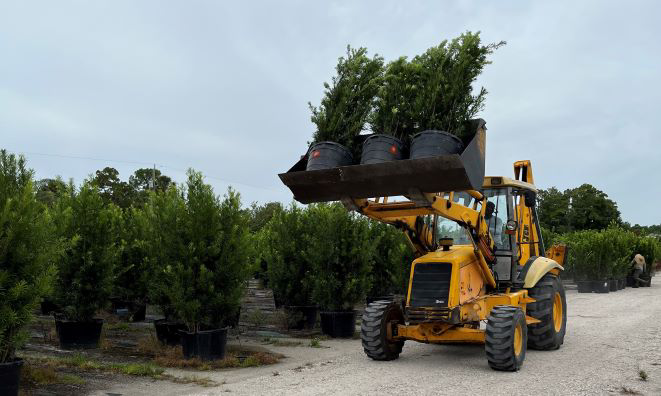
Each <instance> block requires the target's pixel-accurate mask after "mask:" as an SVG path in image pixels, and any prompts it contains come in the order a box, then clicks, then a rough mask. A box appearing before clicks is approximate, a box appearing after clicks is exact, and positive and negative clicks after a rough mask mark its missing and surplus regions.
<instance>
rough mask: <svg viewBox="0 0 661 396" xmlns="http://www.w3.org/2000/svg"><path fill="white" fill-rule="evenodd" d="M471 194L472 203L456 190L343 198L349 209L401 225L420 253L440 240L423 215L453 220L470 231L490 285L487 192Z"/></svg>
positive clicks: (491, 252) (491, 258) (491, 244)
mask: <svg viewBox="0 0 661 396" xmlns="http://www.w3.org/2000/svg"><path fill="white" fill-rule="evenodd" d="M465 193H466V194H468V195H469V196H470V197H472V202H473V205H472V207H468V206H464V205H462V204H460V203H459V202H457V200H455V194H457V193H456V192H449V193H437V194H418V195H417V196H414V197H409V200H408V201H399V202H388V197H383V198H377V199H375V200H369V199H353V200H351V201H350V202H348V201H346V200H345V201H343V202H344V204H345V206H347V208H348V209H352V210H355V211H357V212H359V213H361V214H363V215H365V216H367V217H369V218H371V219H374V220H378V221H381V222H384V223H388V224H391V225H393V226H395V227H398V228H400V229H402V230H403V231H404V232H405V233H406V235H407V237H408V238H409V240H410V241H411V244H412V245H413V247H414V248H415V249H416V251H417V253H418V255H424V254H426V253H429V252H431V251H434V250H436V249H437V248H438V242H439V241H438V240H437V237H436V236H435V235H433V228H432V227H431V226H430V224H429V223H428V222H425V221H424V220H423V219H424V218H425V216H432V219H433V220H432V221H435V219H436V217H443V218H446V219H449V220H452V221H454V222H456V223H458V224H459V225H461V226H462V227H465V228H467V229H468V230H469V231H470V234H471V238H472V242H473V247H474V252H475V256H476V258H477V260H478V261H479V263H480V268H481V270H482V274H483V275H484V279H485V280H486V282H487V283H488V284H489V285H490V286H491V287H496V281H495V279H494V277H493V273H492V271H491V269H490V268H489V264H491V263H493V261H494V259H495V257H494V242H493V238H492V237H491V235H490V233H489V227H488V225H487V222H486V221H485V220H484V212H485V209H486V205H484V204H483V203H484V196H483V195H482V194H481V193H480V192H479V191H475V190H468V191H465Z"/></svg>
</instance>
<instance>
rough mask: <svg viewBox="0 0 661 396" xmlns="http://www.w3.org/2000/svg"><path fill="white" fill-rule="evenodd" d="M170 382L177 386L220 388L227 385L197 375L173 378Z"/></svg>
mask: <svg viewBox="0 0 661 396" xmlns="http://www.w3.org/2000/svg"><path fill="white" fill-rule="evenodd" d="M170 380H171V381H172V382H175V383H177V384H195V385H200V386H204V387H213V386H219V385H224V384H225V381H223V382H221V383H217V382H216V381H214V380H212V379H210V378H208V377H198V376H196V375H185V376H183V377H174V376H172V377H171V379H170Z"/></svg>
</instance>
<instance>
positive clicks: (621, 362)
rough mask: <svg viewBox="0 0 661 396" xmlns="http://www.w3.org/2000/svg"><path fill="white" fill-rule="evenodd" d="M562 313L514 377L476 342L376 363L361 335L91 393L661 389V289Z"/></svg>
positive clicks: (589, 300) (424, 348)
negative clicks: (190, 379) (555, 346)
mask: <svg viewBox="0 0 661 396" xmlns="http://www.w3.org/2000/svg"><path fill="white" fill-rule="evenodd" d="M655 279H656V280H659V278H658V277H657V278H655ZM567 309H568V324H567V336H566V337H565V343H564V345H563V347H562V348H560V350H557V351H550V352H541V351H528V353H527V356H526V360H525V363H524V365H523V368H522V369H521V370H520V371H519V372H516V373H503V372H496V371H492V370H491V369H489V367H488V365H487V361H486V358H485V355H484V348H483V347H482V346H470V345H464V346H462V345H457V346H448V345H427V344H419V343H415V342H410V341H407V343H406V345H405V346H404V351H403V352H402V354H401V355H400V358H399V359H398V360H396V361H391V362H374V361H371V360H369V359H368V358H367V357H366V356H365V355H364V354H363V352H362V348H361V345H360V340H329V341H323V342H322V345H323V346H325V347H326V348H309V347H284V348H270V349H272V350H274V351H277V352H280V353H283V354H285V355H286V356H287V358H286V359H284V360H283V361H282V363H278V364H276V365H272V366H266V367H260V368H256V369H239V370H225V371H217V372H202V373H199V374H198V375H201V376H206V377H209V378H211V379H213V380H215V381H217V382H219V383H223V382H224V384H223V385H221V386H219V387H215V388H201V387H197V386H190V385H186V386H183V385H177V384H172V383H169V382H165V381H157V382H149V381H145V382H137V383H131V384H130V385H128V384H127V385H122V384H117V386H115V387H113V388H112V389H107V390H104V391H102V392H98V393H95V394H98V395H107V394H108V393H111V394H112V393H114V394H124V395H159V396H168V395H182V394H191V395H192V394H197V395H216V394H223V393H224V392H231V394H250V395H259V394H268V395H280V394H281V395H299V394H300V395H336V394H359V395H388V394H398V395H404V394H422V395H431V394H434V395H445V394H447V395H456V394H464V395H470V394H489V395H531V394H533V395H575V394H589V395H602V394H626V393H627V392H632V393H629V394H644V395H661V285H659V284H657V285H652V287H650V288H639V289H631V288H627V289H625V290H621V291H618V292H616V293H610V294H578V293H577V292H576V291H575V290H570V291H567ZM640 370H643V371H644V372H645V373H646V374H647V377H648V378H647V381H643V380H641V379H640ZM172 373H176V374H177V375H182V374H186V373H185V372H182V371H176V370H172ZM188 374H190V372H188Z"/></svg>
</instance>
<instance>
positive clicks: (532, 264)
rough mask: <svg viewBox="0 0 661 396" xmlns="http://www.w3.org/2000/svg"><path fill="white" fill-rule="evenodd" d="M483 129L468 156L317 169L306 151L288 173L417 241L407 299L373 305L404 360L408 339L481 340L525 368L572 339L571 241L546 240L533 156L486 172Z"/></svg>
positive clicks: (477, 125)
mask: <svg viewBox="0 0 661 396" xmlns="http://www.w3.org/2000/svg"><path fill="white" fill-rule="evenodd" d="M472 126H473V128H474V131H475V132H474V134H473V135H472V137H470V138H468V139H466V142H465V143H466V148H465V150H464V151H463V152H462V153H461V154H453V155H447V156H439V157H430V158H420V159H413V160H401V161H393V162H386V163H381V164H369V165H353V166H345V167H340V168H333V169H325V170H315V171H305V170H303V169H304V167H303V164H304V161H305V158H302V159H301V161H299V163H297V164H296V165H295V166H294V167H293V168H292V169H291V170H290V171H289V172H287V173H282V174H280V178H281V180H282V181H283V182H284V183H285V184H286V185H287V186H288V187H289V188H290V189H291V190H292V192H293V193H294V198H295V199H297V200H298V201H300V202H302V203H310V202H325V201H341V202H342V203H344V205H345V206H346V207H347V209H349V210H354V211H356V212H358V213H360V214H363V215H365V216H368V217H369V218H371V219H375V220H378V221H381V222H384V223H388V224H391V225H393V226H395V227H397V228H399V229H401V230H402V231H403V232H404V233H405V234H406V235H407V237H408V239H409V241H410V242H411V245H412V246H413V247H414V249H415V251H416V256H417V258H416V259H415V260H414V261H413V263H412V265H411V272H410V280H409V287H408V293H407V295H406V298H405V300H404V301H394V300H381V301H375V302H373V303H371V304H369V305H368V306H367V307H366V309H365V312H364V314H363V317H362V324H361V339H362V344H363V349H364V351H365V353H366V354H367V356H369V357H370V358H372V359H374V360H393V359H397V358H398V357H399V354H400V353H401V351H402V347H403V345H404V342H405V341H406V340H412V341H418V342H425V343H439V344H443V343H480V344H484V345H485V351H486V356H487V360H488V363H489V366H490V367H491V368H493V369H496V370H505V371H516V370H518V369H519V368H520V367H521V365H522V364H523V361H524V359H525V355H526V350H527V348H528V347H529V348H533V349H538V350H552V349H557V348H559V347H560V346H561V345H562V343H563V340H564V336H565V329H566V323H567V306H566V300H565V291H564V288H563V285H562V281H561V280H560V272H561V271H562V270H563V268H562V266H561V264H563V262H564V259H565V257H566V249H565V247H564V246H553V247H552V248H550V249H549V250H548V252H546V251H545V249H544V243H543V241H542V236H541V231H540V227H539V223H538V220H537V214H536V211H535V201H536V192H537V190H536V189H535V186H534V180H533V172H532V167H531V164H530V162H529V161H518V162H515V163H514V178H507V177H502V176H493V177H492V176H486V177H485V175H484V156H485V140H486V127H485V123H484V121H483V120H474V121H472Z"/></svg>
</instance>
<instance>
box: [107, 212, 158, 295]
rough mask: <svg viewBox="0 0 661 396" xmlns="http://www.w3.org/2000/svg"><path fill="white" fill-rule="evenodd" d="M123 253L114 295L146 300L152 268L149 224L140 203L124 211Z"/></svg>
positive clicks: (122, 224) (122, 227)
mask: <svg viewBox="0 0 661 396" xmlns="http://www.w3.org/2000/svg"><path fill="white" fill-rule="evenodd" d="M119 235H120V239H121V254H120V257H119V264H118V266H117V270H116V274H115V282H114V290H113V296H114V297H116V298H119V299H120V300H122V301H128V302H136V303H146V302H147V295H148V291H149V290H148V288H149V283H150V279H151V276H152V270H151V268H150V261H149V256H148V252H149V241H148V235H149V224H148V219H147V216H146V215H145V212H144V210H143V209H142V208H140V207H129V208H127V209H125V210H124V211H123V214H122V223H121V229H120V234H119Z"/></svg>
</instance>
